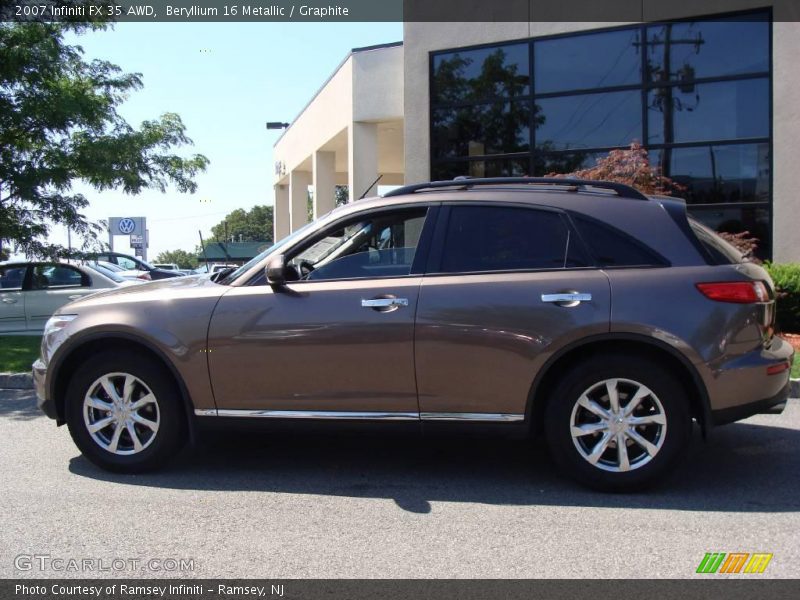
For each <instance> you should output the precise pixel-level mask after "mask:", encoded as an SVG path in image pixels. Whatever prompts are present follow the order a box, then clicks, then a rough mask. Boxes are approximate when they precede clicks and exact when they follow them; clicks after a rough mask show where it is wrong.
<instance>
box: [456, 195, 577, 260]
mask: <svg viewBox="0 0 800 600" xmlns="http://www.w3.org/2000/svg"><path fill="white" fill-rule="evenodd" d="M569 238H570V235H569V230H568V228H567V226H566V224H565V223H564V221H563V219H562V218H561V216H560V215H559V214H557V213H553V212H548V211H541V210H533V209H527V208H509V207H490V206H456V207H453V208H452V209H451V211H450V219H449V221H448V223H447V235H446V237H445V246H444V251H443V254H442V266H441V271H442V272H444V273H469V272H476V271H508V270H519V269H563V268H566V267H571V266H585V264H586V263H585V260H583V259H582V257H581V256H580V255H579V253H572V252H570V253H569V258H568V244H569ZM573 256H574V258H573Z"/></svg>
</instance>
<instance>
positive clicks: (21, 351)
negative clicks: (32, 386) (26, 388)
mask: <svg viewBox="0 0 800 600" xmlns="http://www.w3.org/2000/svg"><path fill="white" fill-rule="evenodd" d="M41 343H42V337H41V336H38V335H6V336H0V373H29V372H30V370H31V365H32V364H33V361H35V360H36V359H37V358H38V357H39V345H40V344H41Z"/></svg>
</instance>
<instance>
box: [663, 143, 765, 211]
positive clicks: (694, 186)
mask: <svg viewBox="0 0 800 600" xmlns="http://www.w3.org/2000/svg"><path fill="white" fill-rule="evenodd" d="M651 157H652V158H651V162H652V163H653V164H657V165H659V166H660V167H661V171H662V173H664V174H665V175H667V176H668V177H670V178H671V179H672V180H674V181H675V182H677V183H678V184H680V185H682V186H684V187H685V188H686V189H685V190H679V191H678V192H676V195H678V196H681V197H684V198H685V199H686V201H687V202H689V203H692V204H718V203H731V202H768V201H769V200H770V162H771V161H770V150H769V144H743V145H732V146H700V147H696V148H674V149H672V150H653V151H652V152H651Z"/></svg>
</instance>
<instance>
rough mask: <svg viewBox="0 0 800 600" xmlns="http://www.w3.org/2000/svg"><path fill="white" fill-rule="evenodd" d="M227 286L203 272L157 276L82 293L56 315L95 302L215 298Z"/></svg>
mask: <svg viewBox="0 0 800 600" xmlns="http://www.w3.org/2000/svg"><path fill="white" fill-rule="evenodd" d="M229 289H230V288H229V287H227V286H224V285H219V284H218V283H214V282H213V281H211V279H210V278H209V277H208V276H207V275H188V276H186V277H172V278H169V279H159V280H157V281H150V282H146V283H142V284H133V285H122V286H120V287H117V288H112V289H108V290H103V291H100V292H97V293H95V294H90V295H89V296H84V297H83V298H80V299H78V300H75V301H74V302H70V303H69V304H66V305H64V306H63V307H62V308H60V309H59V310H58V311H57V312H56V314H69V313H72V312H75V311H80V310H81V309H82V308H87V307H91V306H97V305H99V304H123V303H139V302H159V303H163V302H172V301H179V300H180V299H182V298H205V297H218V296H221V295H222V294H224V293H225V292H227V291H228V290H229Z"/></svg>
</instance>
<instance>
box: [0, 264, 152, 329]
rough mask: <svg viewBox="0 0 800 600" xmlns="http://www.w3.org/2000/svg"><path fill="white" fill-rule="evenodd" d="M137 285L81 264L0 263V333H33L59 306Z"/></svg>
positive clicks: (41, 327)
mask: <svg viewBox="0 0 800 600" xmlns="http://www.w3.org/2000/svg"><path fill="white" fill-rule="evenodd" d="M126 285H137V283H135V282H132V281H127V280H124V279H122V278H120V277H118V276H116V275H113V274H111V273H105V274H104V273H102V272H101V271H99V270H95V269H92V268H90V267H88V266H83V265H71V264H66V263H56V262H27V263H26V262H9V263H0V334H4V335H7V334H25V333H37V332H41V331H43V330H44V325H45V323H46V322H47V319H49V318H50V316H51V315H52V314H53V313H54V312H55V311H56V310H57V309H59V308H61V307H62V306H63V305H65V304H67V303H68V302H71V301H73V300H77V299H79V298H82V297H84V296H87V295H89V294H92V293H94V292H97V291H99V290H104V289H109V288H118V287H122V286H126Z"/></svg>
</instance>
